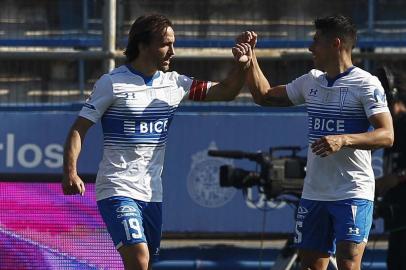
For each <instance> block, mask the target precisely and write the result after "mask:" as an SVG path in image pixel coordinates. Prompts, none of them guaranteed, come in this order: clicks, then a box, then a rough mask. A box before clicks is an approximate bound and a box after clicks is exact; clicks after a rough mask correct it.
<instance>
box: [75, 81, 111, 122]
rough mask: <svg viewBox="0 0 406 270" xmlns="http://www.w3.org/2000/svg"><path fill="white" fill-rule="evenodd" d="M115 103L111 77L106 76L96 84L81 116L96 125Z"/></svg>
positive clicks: (80, 113)
mask: <svg viewBox="0 0 406 270" xmlns="http://www.w3.org/2000/svg"><path fill="white" fill-rule="evenodd" d="M113 101H114V95H113V85H112V82H111V79H110V77H109V76H108V75H107V74H105V75H103V76H102V77H101V78H100V79H99V80H98V81H97V82H96V83H95V85H94V87H93V91H92V93H91V94H90V97H89V98H88V99H87V100H86V103H85V104H84V105H83V107H82V110H81V111H80V112H79V116H82V117H84V118H86V119H89V120H90V121H92V122H94V123H96V122H97V121H98V120H99V119H100V118H101V117H102V115H103V114H104V112H105V111H106V110H107V108H108V107H109V106H110V105H111V104H112V103H113Z"/></svg>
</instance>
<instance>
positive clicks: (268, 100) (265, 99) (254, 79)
mask: <svg viewBox="0 0 406 270" xmlns="http://www.w3.org/2000/svg"><path fill="white" fill-rule="evenodd" d="M236 40H237V42H238V43H240V42H246V43H249V44H250V52H249V54H250V55H251V66H250V70H249V71H248V76H247V86H248V88H249V90H250V92H251V94H252V97H253V99H254V102H255V103H257V104H258V105H261V106H279V107H285V106H292V105H293V104H292V102H291V101H290V100H289V98H288V95H287V92H286V86H285V85H279V86H276V87H271V85H270V84H269V81H268V80H267V78H266V77H265V75H264V74H263V72H262V70H261V68H260V67H259V64H258V61H257V57H256V54H255V50H254V48H255V46H256V43H257V34H256V33H255V32H252V31H246V32H243V33H242V34H241V35H239V36H238V37H237V39H236Z"/></svg>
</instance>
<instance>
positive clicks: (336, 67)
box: [325, 56, 353, 78]
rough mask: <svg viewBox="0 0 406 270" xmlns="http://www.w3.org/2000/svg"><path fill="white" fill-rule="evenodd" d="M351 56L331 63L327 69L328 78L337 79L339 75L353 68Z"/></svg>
mask: <svg viewBox="0 0 406 270" xmlns="http://www.w3.org/2000/svg"><path fill="white" fill-rule="evenodd" d="M352 66H353V64H352V61H351V56H349V57H340V58H338V59H337V61H335V62H333V63H331V64H330V65H328V66H327V68H326V70H325V71H326V73H327V77H329V78H335V77H336V76H338V75H339V74H341V73H343V72H345V71H347V70H348V69H349V68H350V67H352Z"/></svg>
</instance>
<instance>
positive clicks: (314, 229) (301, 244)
mask: <svg viewBox="0 0 406 270" xmlns="http://www.w3.org/2000/svg"><path fill="white" fill-rule="evenodd" d="M324 203H325V202H320V201H313V200H306V199H301V200H300V203H299V207H298V209H297V213H296V228H295V239H294V240H295V241H294V242H295V246H296V247H297V248H299V249H300V250H308V251H315V252H320V253H322V254H330V253H334V250H335V246H334V232H333V227H332V222H331V217H330V216H329V213H328V211H327V210H326V208H325V206H324Z"/></svg>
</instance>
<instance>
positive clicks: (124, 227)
mask: <svg viewBox="0 0 406 270" xmlns="http://www.w3.org/2000/svg"><path fill="white" fill-rule="evenodd" d="M97 206H98V208H99V212H100V214H101V216H102V218H103V220H104V223H105V224H106V226H107V231H108V232H109V234H110V236H111V238H112V240H113V242H114V245H115V247H116V249H119V248H121V247H122V246H130V245H134V244H139V243H146V242H147V239H146V236H145V233H144V226H143V218H142V216H143V215H142V209H140V208H139V206H138V204H137V203H136V202H135V201H134V200H133V199H131V198H127V197H118V196H116V197H111V198H107V199H104V200H100V201H98V202H97Z"/></svg>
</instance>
